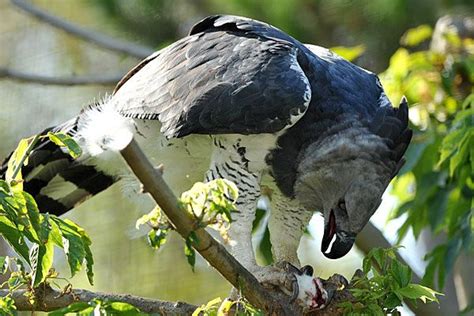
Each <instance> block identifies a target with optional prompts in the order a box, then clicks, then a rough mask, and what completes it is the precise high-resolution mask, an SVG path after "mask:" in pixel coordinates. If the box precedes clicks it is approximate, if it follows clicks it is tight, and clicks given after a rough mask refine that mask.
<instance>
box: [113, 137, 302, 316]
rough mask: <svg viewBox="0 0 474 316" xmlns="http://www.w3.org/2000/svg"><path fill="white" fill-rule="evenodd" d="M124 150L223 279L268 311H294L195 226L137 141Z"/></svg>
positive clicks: (180, 229) (154, 194) (179, 229)
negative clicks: (193, 235) (191, 235)
mask: <svg viewBox="0 0 474 316" xmlns="http://www.w3.org/2000/svg"><path fill="white" fill-rule="evenodd" d="M121 153H122V156H123V158H124V159H125V161H126V162H127V163H128V165H129V166H130V168H131V169H132V171H133V172H134V173H135V175H136V176H137V178H138V179H139V180H140V181H141V183H142V184H143V187H144V188H145V190H146V192H148V193H150V194H151V196H152V197H153V199H154V200H155V201H156V203H157V204H158V205H159V206H160V207H161V209H162V210H163V211H164V212H165V214H166V216H167V217H168V219H169V220H170V221H171V223H172V224H173V225H174V226H175V228H176V231H177V232H178V233H179V234H180V235H181V236H182V237H183V238H185V239H186V238H187V237H188V236H189V235H190V233H191V232H193V231H194V233H195V234H196V237H197V240H198V242H197V243H194V244H193V247H194V248H195V249H196V250H197V251H198V252H199V253H200V254H201V255H202V256H203V257H204V258H205V259H206V260H207V261H208V262H209V263H210V264H211V265H212V266H213V267H214V268H215V269H217V270H218V271H219V272H220V273H221V274H222V276H223V277H224V278H226V279H227V280H228V281H229V282H230V283H231V284H232V285H233V286H234V287H235V288H237V289H239V290H240V291H241V292H242V294H243V295H244V296H245V297H246V298H247V300H248V301H249V302H250V303H251V304H252V305H254V306H256V307H258V308H260V309H262V310H264V311H265V312H266V313H268V314H277V315H281V314H287V315H290V314H295V312H294V310H291V309H292V308H291V307H289V306H285V304H282V302H281V301H277V300H275V298H274V297H273V296H272V295H269V293H268V292H267V291H266V290H265V289H264V288H263V287H262V286H261V285H260V283H259V282H258V281H257V279H256V278H255V277H254V276H253V275H252V274H251V273H250V272H249V271H247V270H246V269H245V268H244V267H243V266H242V265H241V264H240V263H239V262H238V261H237V260H236V259H235V258H234V257H233V256H232V255H231V254H229V252H227V250H226V249H225V248H224V246H223V245H222V244H220V243H219V242H218V241H216V240H215V239H214V238H213V237H212V236H211V235H209V233H208V232H206V231H205V230H204V229H203V228H197V227H196V223H195V221H194V219H193V218H192V216H191V215H190V214H188V213H187V212H185V211H184V210H182V209H181V208H180V206H179V204H178V200H177V198H176V197H175V196H174V194H173V192H172V191H171V189H170V188H169V187H168V185H167V184H166V183H165V181H164V180H163V178H162V176H161V174H160V173H159V172H158V171H157V170H156V169H155V168H153V166H152V165H151V163H150V161H149V160H148V159H147V158H146V156H145V154H144V153H143V151H142V150H141V149H140V147H139V146H138V144H137V143H136V141H135V140H132V141H131V142H130V144H129V145H128V146H127V147H125V148H124V149H123V150H122V152H121Z"/></svg>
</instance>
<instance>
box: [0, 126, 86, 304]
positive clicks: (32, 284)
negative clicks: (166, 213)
mask: <svg viewBox="0 0 474 316" xmlns="http://www.w3.org/2000/svg"><path fill="white" fill-rule="evenodd" d="M39 137H40V136H34V137H32V138H29V139H23V140H21V141H20V143H19V145H18V147H17V149H16V150H15V151H14V152H13V154H12V155H11V157H10V160H9V161H8V169H7V171H6V173H5V180H0V234H1V235H2V237H3V238H4V239H5V240H6V241H7V242H8V243H9V244H10V246H11V247H12V249H13V250H14V251H15V252H16V253H17V254H18V256H19V258H18V259H15V260H14V262H16V266H17V267H18V268H19V269H18V270H14V271H11V275H10V278H9V280H8V281H7V282H8V284H9V289H10V291H13V290H15V289H18V288H19V287H22V286H25V287H27V288H28V289H30V290H31V291H34V288H36V287H37V286H38V285H39V284H41V283H42V282H45V281H46V280H47V279H51V278H56V277H57V273H55V272H54V270H53V259H54V248H55V247H58V248H60V249H62V250H63V251H64V253H65V254H66V257H67V260H68V264H69V268H70V272H71V276H74V275H75V274H76V273H77V272H78V271H80V270H81V269H82V268H83V267H85V268H86V271H87V277H88V279H89V282H90V283H91V284H92V283H93V271H92V266H93V263H94V261H93V258H92V253H91V249H90V246H91V240H90V238H89V236H88V235H87V233H86V232H85V231H84V230H83V229H82V228H81V227H79V226H78V225H76V224H75V223H73V222H72V221H70V220H67V219H61V218H59V217H57V216H54V215H50V214H48V213H47V210H42V211H43V212H45V211H46V213H40V210H39V209H38V205H37V204H36V202H35V200H34V198H33V197H32V196H31V195H30V194H29V193H27V192H25V191H23V179H22V175H21V168H22V166H23V165H26V164H27V163H28V155H29V153H30V152H31V151H32V150H34V146H35V144H36V142H37V141H38V140H39ZM48 137H50V139H51V140H53V141H58V140H57V139H56V138H58V139H61V144H64V145H66V146H68V147H67V148H68V150H69V151H75V152H76V153H78V151H77V148H76V146H77V145H73V142H74V141H73V140H72V139H71V138H69V136H65V135H64V134H59V135H56V134H48ZM74 144H75V143H74ZM12 260H13V259H11V258H2V260H0V263H2V262H3V267H4V268H2V269H1V270H2V272H5V271H6V268H5V267H11V265H7V264H8V263H9V262H13V261H12ZM10 301H11V297H9V296H7V297H2V298H1V299H0V305H2V306H5V308H9V307H8V306H10V303H9V302H10Z"/></svg>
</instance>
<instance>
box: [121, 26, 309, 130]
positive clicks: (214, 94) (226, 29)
mask: <svg viewBox="0 0 474 316" xmlns="http://www.w3.org/2000/svg"><path fill="white" fill-rule="evenodd" d="M233 18H234V19H235V17H233ZM243 20H244V21H246V23H247V24H249V23H251V22H252V20H248V21H247V20H246V19H243ZM219 21H220V22H222V23H223V24H222V23H218V25H217V26H216V23H217V22H219ZM225 21H226V22H225V23H224V22H223V21H221V20H220V19H218V18H216V19H214V20H213V19H208V20H205V22H200V24H199V23H198V24H197V26H196V27H195V28H193V30H192V32H191V35H190V36H188V37H186V38H184V39H182V40H180V41H178V42H176V43H175V44H172V45H171V46H169V47H167V48H165V49H163V50H162V51H160V52H159V53H156V54H155V55H154V56H151V57H150V58H148V59H146V60H145V61H144V62H142V63H141V64H140V65H138V66H137V67H136V68H135V69H134V70H132V71H131V72H130V73H129V74H127V75H126V76H125V78H124V80H122V81H121V82H120V83H119V85H118V88H117V89H116V91H115V95H114V100H115V102H116V106H117V107H118V110H119V111H120V112H121V113H122V114H124V115H126V116H130V117H134V118H144V119H159V120H160V122H161V123H162V132H163V133H164V135H165V136H167V137H183V136H186V135H188V134H191V133H203V134H216V133H240V134H257V133H274V132H277V131H280V130H282V129H284V128H286V127H288V126H291V125H292V123H294V122H293V121H292V116H295V115H300V114H302V113H304V111H305V110H306V108H307V106H308V103H309V98H310V86H309V82H308V79H307V78H306V76H305V75H304V72H303V69H302V68H301V65H300V64H299V62H298V61H297V60H298V58H300V59H301V57H298V53H299V51H298V48H297V47H296V46H295V45H294V44H293V43H290V42H288V41H285V40H283V39H282V40H280V39H278V38H277V37H275V36H273V37H271V38H270V37H266V36H265V34H267V33H268V34H270V35H271V34H273V33H275V34H279V33H278V32H280V31H278V30H276V29H274V28H272V27H270V26H267V25H266V24H263V23H259V22H254V25H253V26H254V30H253V31H250V26H251V25H250V24H249V25H245V30H243V29H240V26H237V24H235V21H234V22H233V24H232V25H233V26H232V27H230V26H229V25H228V23H230V20H229V21H227V20H225ZM213 23H214V24H213ZM244 24H245V23H244ZM255 25H257V26H260V28H256V27H255ZM266 28H268V30H267V31H266V33H265V32H264V31H262V32H259V31H260V30H265V29H266ZM255 30H256V31H255ZM280 33H281V34H282V35H281V37H282V38H284V37H285V36H286V35H285V34H284V33H282V32H280Z"/></svg>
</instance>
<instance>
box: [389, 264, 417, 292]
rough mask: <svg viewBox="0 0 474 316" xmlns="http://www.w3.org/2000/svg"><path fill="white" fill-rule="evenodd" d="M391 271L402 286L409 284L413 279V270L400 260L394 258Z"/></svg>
mask: <svg viewBox="0 0 474 316" xmlns="http://www.w3.org/2000/svg"><path fill="white" fill-rule="evenodd" d="M390 272H391V274H392V276H393V278H394V279H395V281H397V283H398V285H399V286H400V287H405V286H407V285H408V283H410V281H411V274H412V272H411V270H410V268H409V267H408V266H407V265H405V264H403V263H401V262H399V261H398V260H393V261H392V262H391V269H390Z"/></svg>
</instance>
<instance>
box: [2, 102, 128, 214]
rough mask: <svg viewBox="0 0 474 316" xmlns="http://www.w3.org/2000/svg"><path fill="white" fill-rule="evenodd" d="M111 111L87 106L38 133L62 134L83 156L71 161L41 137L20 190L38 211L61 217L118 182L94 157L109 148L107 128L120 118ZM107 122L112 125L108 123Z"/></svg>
mask: <svg viewBox="0 0 474 316" xmlns="http://www.w3.org/2000/svg"><path fill="white" fill-rule="evenodd" d="M107 112H108V113H107ZM110 112H111V111H104V110H102V107H101V106H100V105H97V106H90V107H88V108H86V109H85V110H84V111H82V112H81V114H80V115H79V116H78V117H76V118H74V119H72V120H69V121H67V122H66V123H64V124H61V125H59V126H55V127H51V128H48V129H46V130H44V131H43V132H41V134H40V135H41V136H46V135H47V134H48V132H62V133H65V134H67V135H69V136H71V137H72V138H73V139H74V140H75V141H76V142H77V143H78V144H79V146H80V147H81V149H82V155H81V156H80V157H79V158H77V159H74V158H72V157H71V156H70V155H69V153H68V152H67V150H66V149H65V148H63V147H60V146H58V145H57V144H55V143H54V142H52V141H51V140H50V139H49V137H40V140H39V141H38V143H37V144H36V145H35V147H34V148H33V150H32V151H31V153H30V155H29V157H28V162H27V164H25V165H24V166H23V167H22V169H21V172H22V176H23V180H24V182H23V189H24V191H26V192H28V193H30V194H31V195H32V196H33V197H34V198H35V200H36V202H37V204H38V207H39V209H40V211H41V212H43V213H46V212H48V213H50V214H55V215H58V216H59V215H62V214H64V213H66V212H67V211H69V210H71V209H72V208H74V207H75V206H77V205H78V204H80V203H81V202H83V201H85V200H86V199H87V198H89V197H91V196H94V195H96V194H98V193H100V192H102V191H103V190H105V189H107V188H108V187H110V186H111V185H112V184H113V183H114V182H116V181H117V180H118V176H117V175H113V174H111V173H110V172H109V173H105V172H103V171H102V170H100V168H99V167H98V166H97V165H96V164H95V162H96V161H97V159H96V158H100V156H101V154H102V153H104V152H105V151H107V150H108V149H110V148H106V144H105V143H109V142H111V138H110V137H111V135H110V133H111V130H110V129H108V128H107V126H108V125H110V124H115V125H116V124H117V123H116V122H117V116H118V115H119V114H118V113H116V112H115V113H113V115H114V116H112V117H111V116H110ZM109 121H112V123H110V124H108V123H109ZM112 132H113V131H112ZM101 133H102V134H103V135H101ZM106 133H108V134H106ZM118 135H121V136H123V133H118ZM130 139H131V138H130ZM100 142H103V143H100ZM112 143H114V141H113V140H112ZM10 156H11V154H10ZM8 160H9V157H8V158H7V159H5V161H4V162H3V164H2V165H1V166H0V179H5V174H6V170H7V165H8Z"/></svg>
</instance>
